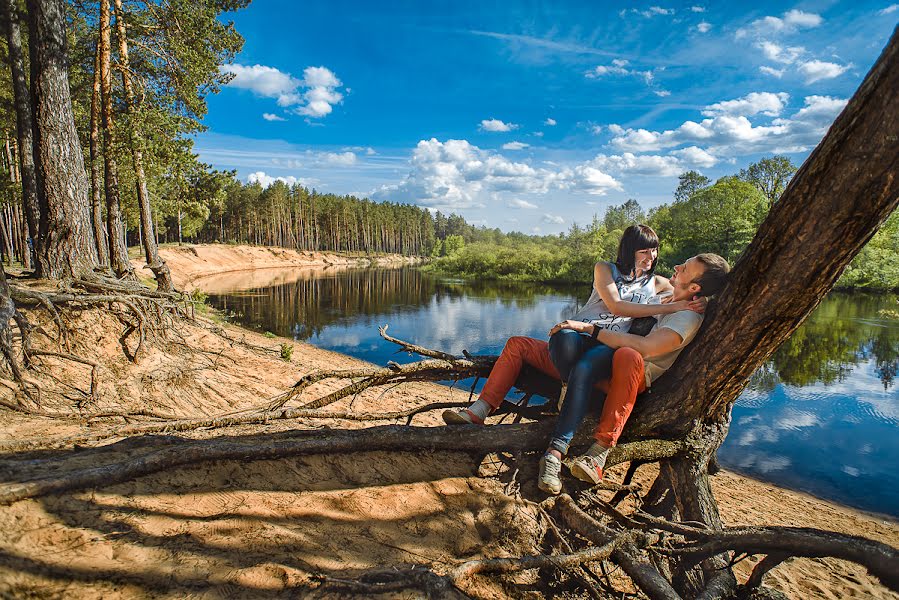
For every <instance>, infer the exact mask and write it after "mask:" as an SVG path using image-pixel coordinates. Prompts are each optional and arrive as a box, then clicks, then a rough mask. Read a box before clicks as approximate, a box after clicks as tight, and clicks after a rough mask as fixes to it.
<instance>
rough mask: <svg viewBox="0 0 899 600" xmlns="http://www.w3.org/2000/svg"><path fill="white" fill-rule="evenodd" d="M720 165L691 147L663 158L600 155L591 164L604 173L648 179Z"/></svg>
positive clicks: (659, 156)
mask: <svg viewBox="0 0 899 600" xmlns="http://www.w3.org/2000/svg"><path fill="white" fill-rule="evenodd" d="M717 163H718V159H717V158H716V157H714V156H712V155H711V154H709V153H708V152H706V151H705V150H703V149H702V148H699V147H696V146H690V147H689V148H684V149H682V150H676V151H674V152H672V153H671V154H668V155H665V156H661V155H655V154H641V155H636V154H634V153H632V152H624V153H622V154H620V155H617V154H616V155H611V156H609V155H605V154H599V155H597V156H596V158H594V159H593V160H592V161H591V162H590V163H589V164H590V165H591V166H594V167H596V168H597V169H600V170H601V171H604V172H609V173H617V174H628V175H642V176H648V177H676V176H678V175H680V174H681V173H683V172H684V171H688V170H690V169H694V168H708V167H712V166H714V165H715V164H717Z"/></svg>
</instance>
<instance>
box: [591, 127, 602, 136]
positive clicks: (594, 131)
mask: <svg viewBox="0 0 899 600" xmlns="http://www.w3.org/2000/svg"><path fill="white" fill-rule="evenodd" d="M590 133H592V134H593V135H599V134H600V133H602V125H591V126H590Z"/></svg>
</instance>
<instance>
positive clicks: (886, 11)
mask: <svg viewBox="0 0 899 600" xmlns="http://www.w3.org/2000/svg"><path fill="white" fill-rule="evenodd" d="M897 10H899V4H890V5H889V6H887V7H886V8H884V9H882V10H879V11H877V14H878V15H889V14H892V13H894V12H896V11H897Z"/></svg>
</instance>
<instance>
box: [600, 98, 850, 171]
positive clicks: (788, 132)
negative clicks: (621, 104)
mask: <svg viewBox="0 0 899 600" xmlns="http://www.w3.org/2000/svg"><path fill="white" fill-rule="evenodd" d="M738 100H739V99H738ZM719 104H724V103H719ZM845 105H846V100H843V99H839V98H831V97H828V96H808V97H806V98H805V106H804V107H803V108H801V109H800V110H798V111H797V112H796V113H794V114H793V115H792V116H791V117H789V118H775V119H773V120H772V121H771V123H770V124H768V125H753V123H752V122H751V121H750V120H749V119H748V118H747V117H746V116H744V115H732V114H715V115H714V116H711V117H710V118H707V119H703V120H702V121H700V122H698V123H697V122H695V121H685V122H684V123H683V124H681V125H680V126H679V127H677V128H676V129H670V130H666V131H648V130H646V129H623V128H621V127H619V126H617V125H615V126H610V127H609V130H610V131H612V133H613V135H615V137H614V138H613V139H612V141H611V142H610V144H611V145H612V146H613V147H615V148H618V149H620V150H625V151H630V152H649V151H656V150H660V149H663V148H676V147H678V146H683V145H688V144H689V145H696V144H697V143H701V144H703V146H705V147H706V148H707V149H708V151H709V152H711V153H712V154H714V155H715V156H718V157H721V156H734V155H742V154H749V153H754V152H801V151H804V150H807V149H808V148H809V147H811V146H813V145H815V144H817V143H818V142H819V141H820V140H821V138H822V137H823V135H824V133H825V132H826V131H827V129H828V127H830V124H831V123H832V122H833V120H834V118H836V116H837V114H839V112H840V110H842V108H843V107H844V106H845Z"/></svg>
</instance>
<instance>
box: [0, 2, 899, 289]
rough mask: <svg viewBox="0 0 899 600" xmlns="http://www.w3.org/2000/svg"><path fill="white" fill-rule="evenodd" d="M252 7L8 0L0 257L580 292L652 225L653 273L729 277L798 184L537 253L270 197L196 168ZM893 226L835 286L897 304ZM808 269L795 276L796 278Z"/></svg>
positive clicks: (729, 194)
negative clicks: (341, 262) (404, 261)
mask: <svg viewBox="0 0 899 600" xmlns="http://www.w3.org/2000/svg"><path fill="white" fill-rule="evenodd" d="M248 2H249V0H197V1H193V2H182V1H180V0H177V1H176V0H152V1H140V2H138V1H134V0H100V1H99V2H89V1H79V2H63V0H27V2H24V4H23V3H20V2H19V1H18V0H0V16H2V20H3V34H4V35H3V40H2V42H0V54H2V58H3V59H4V61H5V63H6V65H7V66H8V69H5V70H0V73H2V74H0V107H2V111H0V127H2V129H3V135H4V139H3V145H4V147H3V152H0V202H2V205H0V253H2V255H3V258H4V259H5V260H6V261H7V262H10V261H13V260H16V261H20V262H22V263H23V264H24V266H25V267H26V268H33V269H34V271H35V273H36V274H37V275H38V276H50V277H71V276H77V275H78V274H79V273H84V272H91V271H98V270H99V271H105V272H111V273H112V274H114V275H116V276H117V277H129V276H133V273H132V268H131V265H130V262H129V260H128V252H127V248H128V246H133V245H140V246H141V247H142V248H143V252H144V256H145V258H146V261H147V264H148V265H149V266H150V268H151V269H152V271H153V273H154V275H155V276H156V279H157V282H158V285H159V287H160V288H161V289H167V290H170V289H171V288H172V283H171V278H170V276H169V274H168V268H167V267H166V265H165V263H164V261H162V260H161V259H160V257H159V254H158V244H159V243H161V242H182V241H191V242H220V243H244V244H257V245H267V246H283V247H290V248H296V249H300V250H327V251H338V252H350V253H365V254H369V253H380V252H394V253H401V254H406V255H419V256H430V257H433V258H434V259H435V260H434V261H433V263H432V264H431V266H430V267H429V268H431V269H434V270H436V271H438V272H442V273H446V274H452V275H455V276H462V277H479V278H489V279H500V280H502V279H505V280H521V281H546V282H551V281H570V282H583V281H585V280H589V278H590V277H591V273H592V265H593V264H594V263H595V261H597V260H601V259H609V258H611V257H613V256H614V254H615V247H616V244H617V240H618V238H619V236H620V234H621V231H622V230H623V229H624V228H625V227H626V226H627V225H629V224H631V223H634V222H646V223H648V224H650V225H652V226H653V227H654V228H655V229H656V230H657V231H658V233H659V235H660V237H661V238H662V240H663V244H662V247H661V250H660V259H661V267H662V269H663V270H670V268H671V266H673V265H674V264H676V263H677V262H680V261H682V260H684V259H685V258H686V257H688V256H690V255H692V254H695V253H696V252H700V251H712V252H717V253H719V254H721V255H723V256H725V257H726V258H728V259H729V260H730V261H731V262H733V261H734V260H735V259H736V258H737V257H738V256H739V255H740V253H741V252H742V251H743V250H744V248H745V247H746V246H747V244H748V243H749V241H750V240H751V239H752V237H753V235H754V234H755V231H756V229H757V228H758V226H759V224H760V223H761V222H762V220H763V219H764V217H765V216H766V215H767V213H768V211H769V209H770V208H771V206H772V205H773V204H774V203H775V202H777V200H778V198H779V196H780V194H781V193H782V192H783V191H784V189H785V187H786V185H787V183H788V182H789V180H790V178H791V177H792V175H793V174H794V172H795V171H796V167H795V166H794V165H793V164H792V163H791V162H790V160H789V159H788V158H786V157H783V156H773V157H769V158H765V159H762V160H760V161H759V162H757V163H754V164H752V165H750V166H749V167H748V168H747V169H744V170H742V171H741V172H740V173H738V174H736V175H733V176H729V177H723V178H721V179H719V180H718V181H716V182H712V181H711V180H709V179H708V178H707V177H705V176H703V175H701V174H700V173H697V172H695V171H689V172H687V173H684V174H682V175H681V176H680V181H679V185H678V187H677V189H675V190H674V191H673V199H672V202H671V203H669V204H664V205H662V206H659V207H654V208H652V209H650V210H649V211H648V212H647V211H645V210H644V208H643V207H641V206H640V205H639V203H637V202H636V201H635V200H628V201H627V202H625V203H624V204H622V205H620V206H613V207H610V208H608V209H607V210H606V211H605V213H604V214H603V215H602V216H599V215H596V216H594V218H593V220H592V222H591V223H590V224H589V225H587V226H579V225H572V226H571V228H570V229H569V230H568V231H567V232H565V233H563V234H560V235H547V236H533V235H525V234H522V233H503V232H501V231H500V230H498V229H487V228H485V227H474V226H472V225H470V224H468V223H467V222H466V221H465V220H464V219H463V218H462V217H460V216H459V215H455V214H451V215H444V214H442V213H440V212H436V213H432V212H430V211H429V210H427V209H425V208H422V207H419V206H415V205H409V204H395V203H390V202H385V203H376V202H372V201H370V200H368V199H364V198H357V197H354V196H339V195H335V194H328V193H324V194H323V193H320V192H318V191H316V190H314V189H309V188H307V187H304V186H302V185H299V184H295V185H287V184H285V183H283V182H280V181H276V182H275V183H273V184H272V185H270V186H268V187H265V188H263V187H262V186H261V185H259V184H257V183H242V182H240V181H238V180H237V178H236V173H235V172H233V171H231V172H223V171H217V170H215V169H212V168H211V167H210V166H209V165H206V164H204V163H202V162H201V161H200V160H199V158H198V156H197V155H196V154H195V153H194V152H193V147H192V136H193V135H194V134H195V133H197V132H198V131H201V130H202V129H203V126H202V123H201V120H202V117H203V115H204V114H205V112H206V97H207V96H208V95H209V94H211V93H216V92H217V91H218V90H219V89H220V88H221V86H222V85H224V84H225V83H227V81H228V79H229V77H230V75H229V74H228V73H227V72H225V71H224V70H222V69H221V68H220V67H221V65H223V64H227V63H229V62H231V61H233V59H234V56H235V55H236V53H237V52H239V50H240V48H241V46H242V44H243V39H242V38H241V36H240V35H239V34H238V32H237V31H235V29H234V26H233V23H231V22H230V21H228V20H227V16H228V13H230V12H232V11H234V10H237V9H239V8H241V7H243V6H246V4H248ZM897 247H899V217H897V216H896V215H893V216H892V217H891V218H890V219H889V220H888V221H887V222H886V225H885V226H884V227H883V229H882V230H881V231H880V232H879V233H878V234H877V235H876V236H875V237H874V238H873V240H872V241H871V242H870V243H869V244H868V245H867V247H866V248H865V249H864V251H863V252H862V253H861V254H860V255H859V256H858V257H857V258H856V259H855V260H854V261H853V263H852V265H851V266H850V267H849V268H848V269H847V271H846V273H845V275H844V277H843V278H842V280H841V286H842V287H847V288H869V289H899V266H897V265H896V263H895V261H893V260H892V257H893V254H894V253H895V249H896V248H897ZM797 268H801V265H797Z"/></svg>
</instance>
